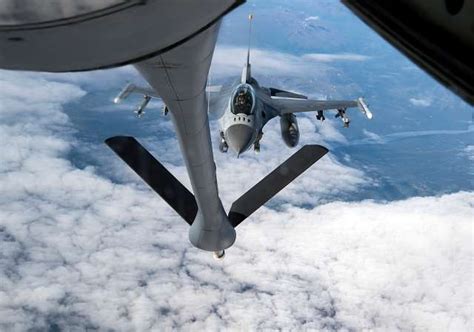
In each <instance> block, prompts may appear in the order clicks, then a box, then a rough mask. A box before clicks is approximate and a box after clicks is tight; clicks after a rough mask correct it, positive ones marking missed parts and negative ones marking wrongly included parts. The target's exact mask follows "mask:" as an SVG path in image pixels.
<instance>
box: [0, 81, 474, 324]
mask: <svg viewBox="0 0 474 332" xmlns="http://www.w3.org/2000/svg"><path fill="white" fill-rule="evenodd" d="M0 84H1V86H2V89H0V100H2V103H1V104H0V120H1V122H0V123H1V125H0V149H1V150H2V154H1V156H0V184H1V185H0V241H1V242H2V245H1V248H2V249H1V251H0V329H2V330H27V329H29V328H36V329H48V328H54V327H55V326H56V327H59V328H62V329H66V330H67V329H78V330H83V329H86V328H90V329H94V328H96V329H103V330H106V329H114V330H148V329H160V330H167V329H189V330H202V329H206V330H209V329H211V330H212V329H276V328H282V329H296V330H299V329H316V330H344V329H346V330H363V329H375V330H377V329H380V330H395V329H404V330H409V329H416V330H437V329H438V330H446V329H452V330H472V316H471V308H472V305H473V303H472V283H471V281H472V277H473V276H472V258H473V257H472V249H473V248H472V226H473V224H472V222H473V221H472V214H473V212H474V207H473V204H472V202H473V200H474V194H473V193H466V192H460V193H457V194H452V195H445V196H442V197H426V198H413V199H409V200H405V201H400V202H392V203H375V202H371V201H364V202H357V203H343V202H333V203H330V204H325V205H321V206H319V207H314V208H311V209H302V208H298V207H295V206H292V205H291V204H296V203H306V204H307V205H311V206H314V204H315V203H317V202H318V201H319V200H320V197H325V196H327V195H330V194H334V195H337V194H338V193H342V192H351V191H355V190H357V189H358V188H360V186H361V185H364V183H365V180H364V176H365V175H364V174H363V173H362V172H360V171H357V170H354V169H351V168H348V167H345V166H343V165H341V164H340V163H339V162H338V161H337V160H335V159H334V157H332V156H328V157H325V158H324V159H322V160H321V161H320V162H318V164H317V165H316V166H315V167H314V169H311V170H310V171H308V172H307V173H305V175H304V178H302V179H301V180H300V181H298V182H297V183H296V184H293V185H292V186H290V187H289V188H287V189H286V190H285V191H284V192H282V193H281V194H280V195H279V197H278V198H277V201H278V202H281V203H282V205H281V206H280V211H279V212H276V211H274V210H272V209H270V208H268V207H264V208H262V209H261V210H259V211H258V212H256V213H255V215H254V216H252V217H251V218H250V219H249V221H247V222H246V223H244V224H243V225H242V226H240V227H239V229H238V239H237V243H236V244H235V246H234V247H233V248H231V249H230V250H229V251H228V256H227V258H226V259H225V260H224V261H223V262H219V263H218V262H215V261H214V260H213V259H212V258H211V256H210V255H209V254H207V253H204V252H201V251H199V250H197V249H195V248H193V247H191V245H190V244H189V242H188V240H187V228H188V227H187V225H186V224H185V223H184V222H183V221H182V220H180V219H179V218H178V217H177V216H176V215H175V213H174V212H173V211H171V210H170V209H169V208H168V207H166V206H165V204H164V203H163V201H162V200H160V199H159V198H158V197H157V196H156V195H155V194H153V193H152V192H150V191H149V190H148V189H146V188H145V187H144V186H142V185H141V184H135V183H131V184H128V185H118V184H114V183H112V182H111V181H110V180H108V179H106V178H103V177H101V176H99V175H98V174H96V173H95V172H94V170H93V169H92V168H86V169H82V170H81V169H77V168H75V167H74V166H73V165H72V164H71V163H70V162H69V161H68V160H67V156H68V153H69V152H70V151H71V149H72V146H73V145H72V144H73V143H74V140H75V139H74V138H73V136H72V134H73V133H74V130H75V128H73V127H72V125H71V123H70V122H69V119H68V118H67V116H66V115H65V114H64V113H63V112H62V106H63V104H64V103H67V102H69V101H74V100H77V99H78V98H80V97H81V96H83V95H84V94H85V91H84V90H83V89H81V88H80V87H78V86H77V85H74V84H71V83H70V81H67V80H64V81H62V82H53V81H52V78H51V77H49V78H45V76H42V75H38V76H34V75H33V74H28V73H23V74H20V73H10V72H2V80H1V81H0ZM25 86H26V87H28V91H29V92H30V93H29V94H24V93H22V91H21V87H25ZM20 111H21V112H20ZM299 124H300V128H301V130H302V131H303V134H302V140H303V143H310V142H321V143H322V144H324V145H329V146H330V145H331V142H333V141H336V142H343V139H344V138H343V137H341V136H339V135H338V133H337V132H335V131H334V127H333V125H332V123H331V121H326V122H325V123H324V124H323V126H324V129H321V130H320V131H319V132H314V131H315V127H314V123H313V122H312V121H310V120H309V119H308V118H306V117H300V118H299ZM214 125H215V124H214ZM304 133H311V135H305V134H304ZM150 142H153V140H151V139H150ZM161 143H162V144H166V147H164V148H166V149H168V150H172V148H173V145H172V144H173V143H174V144H175V142H173V141H166V142H161ZM263 144H264V150H263V151H262V153H261V154H260V155H259V156H258V158H257V157H255V156H253V155H252V154H247V155H244V156H243V158H241V159H233V158H230V156H228V155H227V156H226V155H221V154H219V155H217V164H218V172H219V181H220V182H219V183H220V187H221V192H222V194H223V196H224V200H225V202H226V204H227V205H228V204H229V202H231V201H232V200H233V199H235V198H236V197H231V196H234V195H239V194H240V193H243V192H244V191H245V189H246V188H245V187H248V186H250V185H252V184H253V183H254V181H257V180H258V179H259V178H260V177H262V176H264V175H265V174H266V173H267V172H268V171H270V170H271V169H272V168H273V167H275V166H276V165H277V164H278V163H279V162H281V161H283V160H284V159H286V157H287V156H289V155H290V154H291V153H292V151H291V150H289V149H286V148H282V146H283V144H282V142H281V139H280V137H279V131H278V123H277V122H276V121H275V122H274V123H272V124H270V126H269V127H268V129H266V131H265V137H264V141H263ZM110 155H111V156H112V154H110ZM117 162H118V161H117ZM124 167H125V166H124ZM171 170H172V172H173V173H175V174H176V173H178V174H180V175H181V176H184V168H183V167H182V166H179V165H178V166H172V167H171ZM239 170H240V171H239ZM225 172H229V173H227V174H232V175H233V176H232V177H229V176H226V175H225V174H226V173H225ZM137 183H138V182H137Z"/></svg>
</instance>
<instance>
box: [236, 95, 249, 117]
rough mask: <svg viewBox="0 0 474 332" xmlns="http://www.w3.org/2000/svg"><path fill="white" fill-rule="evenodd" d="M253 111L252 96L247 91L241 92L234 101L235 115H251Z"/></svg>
mask: <svg viewBox="0 0 474 332" xmlns="http://www.w3.org/2000/svg"><path fill="white" fill-rule="evenodd" d="M251 111H252V96H251V94H250V92H249V91H247V90H243V89H242V90H240V91H239V92H238V93H237V94H236V96H235V99H234V113H235V114H238V113H244V114H247V115H249V114H250V112H251Z"/></svg>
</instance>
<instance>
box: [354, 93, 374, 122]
mask: <svg viewBox="0 0 474 332" xmlns="http://www.w3.org/2000/svg"><path fill="white" fill-rule="evenodd" d="M357 105H358V106H359V110H360V111H361V112H362V113H363V114H364V115H365V116H366V117H367V119H369V120H371V119H372V118H373V114H372V112H371V111H370V110H369V106H367V103H366V102H365V101H364V99H363V98H362V97H361V98H359V99H357Z"/></svg>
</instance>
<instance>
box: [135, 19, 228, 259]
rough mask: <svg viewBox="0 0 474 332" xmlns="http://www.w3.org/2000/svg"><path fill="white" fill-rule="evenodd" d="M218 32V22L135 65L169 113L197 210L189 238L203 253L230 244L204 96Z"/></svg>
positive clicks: (221, 248)
mask: <svg viewBox="0 0 474 332" xmlns="http://www.w3.org/2000/svg"><path fill="white" fill-rule="evenodd" d="M218 31H219V23H218V24H215V25H213V26H212V27H210V28H208V29H207V30H205V31H203V32H201V33H200V34H199V35H197V36H196V37H194V38H193V39H190V40H188V41H187V42H185V43H183V44H182V45H180V46H179V47H177V48H175V49H173V50H170V51H168V52H165V53H163V54H161V55H159V56H157V57H154V58H152V59H148V60H146V61H143V62H140V63H138V64H136V65H135V67H136V68H137V69H138V71H139V72H140V73H141V74H142V75H143V77H144V78H145V79H146V80H147V81H148V83H149V84H150V85H151V86H152V87H153V88H154V89H155V90H156V91H157V93H158V94H159V95H160V97H161V98H162V99H163V101H164V102H165V104H166V105H167V107H168V108H169V110H170V114H171V117H172V119H173V123H174V126H175V129H176V134H177V136H178V141H179V144H180V147H181V151H182V153H183V157H184V160H185V163H186V167H187V170H188V174H189V178H190V180H191V185H192V187H193V192H194V196H195V197H196V202H197V204H198V208H199V210H198V214H197V216H196V219H195V220H194V222H193V224H192V226H191V228H190V230H189V239H190V241H191V243H192V244H193V245H194V246H196V247H198V248H200V249H203V250H208V251H219V250H223V249H226V248H228V247H230V246H231V245H232V244H233V243H234V241H235V230H234V228H233V227H232V226H231V224H230V222H229V221H228V218H227V214H226V213H225V211H224V208H223V206H222V203H221V200H220V198H219V195H218V188H217V179H216V166H215V163H214V157H213V153H212V146H211V136H210V131H209V120H208V113H207V105H208V104H207V98H206V92H205V87H206V82H207V74H208V72H209V67H210V64H211V59H212V55H213V52H214V46H215V43H216V38H217V34H218Z"/></svg>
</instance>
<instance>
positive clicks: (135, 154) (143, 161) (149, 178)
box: [105, 136, 198, 225]
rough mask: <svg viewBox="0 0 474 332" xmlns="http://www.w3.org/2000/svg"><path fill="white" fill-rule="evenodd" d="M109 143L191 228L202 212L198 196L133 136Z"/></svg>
mask: <svg viewBox="0 0 474 332" xmlns="http://www.w3.org/2000/svg"><path fill="white" fill-rule="evenodd" d="M105 143H106V144H107V145H108V146H109V147H110V148H111V149H112V150H113V151H114V152H115V153H116V154H117V155H118V156H119V157H120V158H121V159H122V160H123V161H125V162H126V163H127V164H128V166H130V168H131V169H133V170H134V171H135V173H137V174H138V176H140V177H141V178H142V179H143V181H145V182H146V183H147V184H148V185H149V186H150V187H151V189H153V190H154V191H155V192H156V193H157V194H158V195H160V196H161V197H162V198H163V199H164V200H165V201H166V202H167V203H168V204H169V205H170V206H171V207H172V208H173V209H174V210H175V211H176V212H177V213H178V214H179V215H180V216H181V217H182V218H183V219H184V220H185V221H186V222H187V223H188V224H189V225H192V223H193V221H194V219H195V218H196V215H197V212H198V206H197V203H196V199H195V198H194V195H193V194H192V193H191V192H190V191H189V190H188V189H186V187H185V186H183V185H182V184H181V182H179V180H178V179H176V178H175V177H174V176H173V174H171V173H170V172H169V171H168V170H167V169H166V168H165V167H164V166H163V165H162V164H161V163H160V162H159V161H158V160H156V159H155V158H154V157H153V156H152V155H151V153H150V152H148V151H147V150H146V149H145V148H144V147H143V146H142V145H141V144H140V143H139V142H138V141H137V140H136V139H135V138H134V137H130V136H114V137H110V138H108V139H106V140H105Z"/></svg>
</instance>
